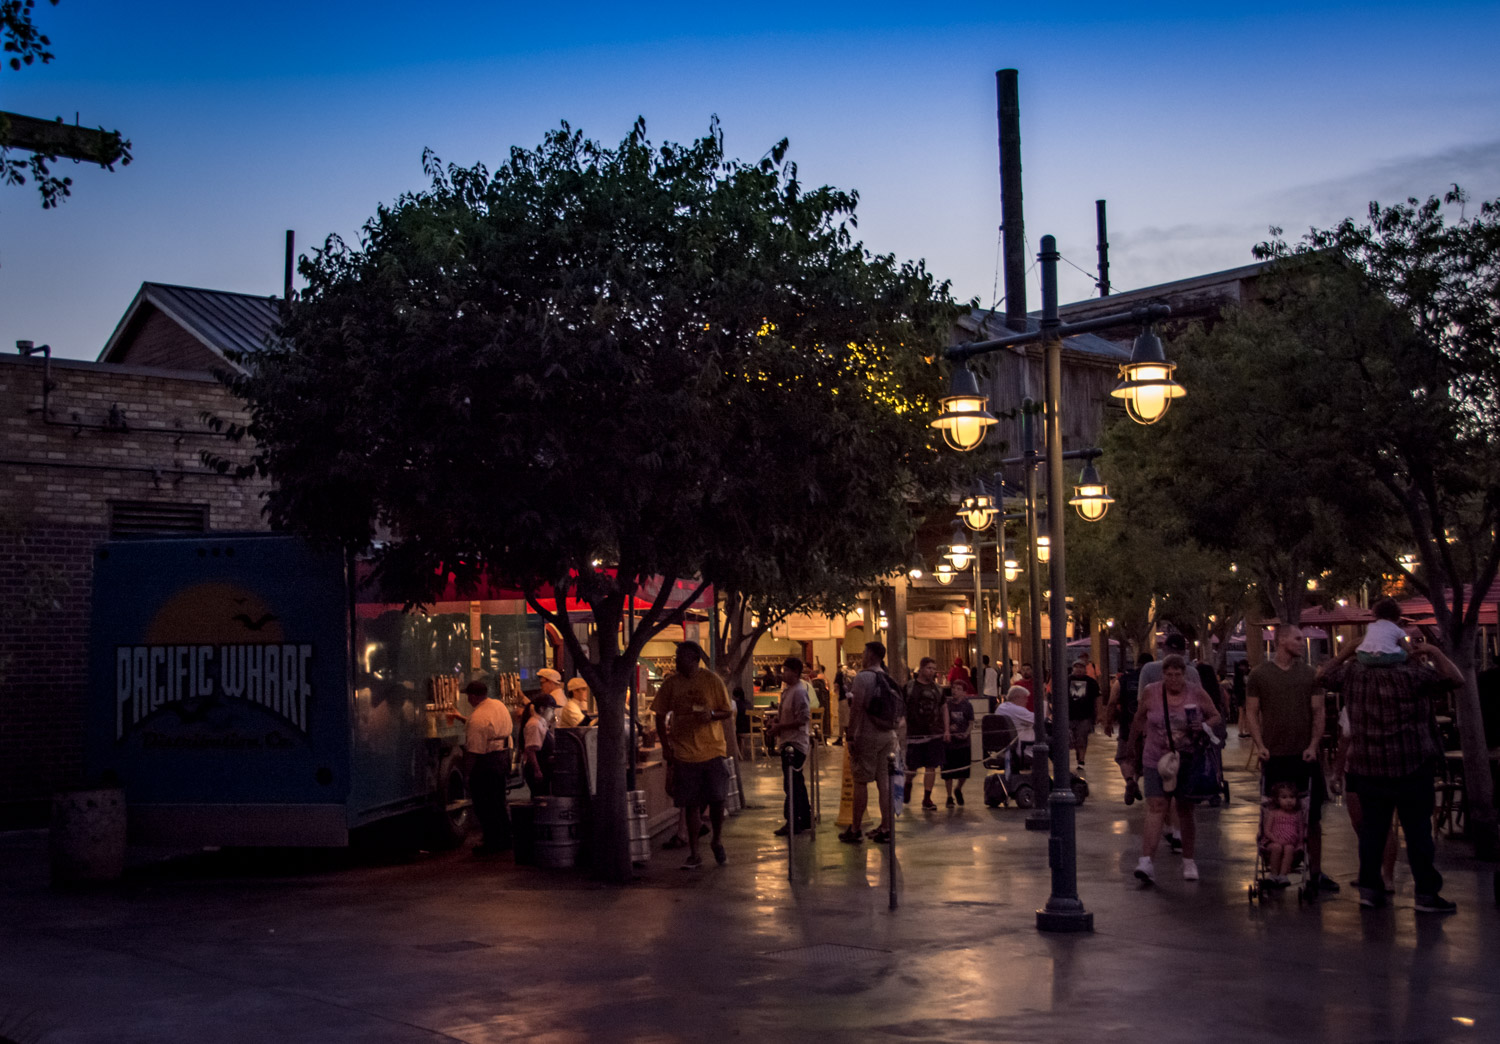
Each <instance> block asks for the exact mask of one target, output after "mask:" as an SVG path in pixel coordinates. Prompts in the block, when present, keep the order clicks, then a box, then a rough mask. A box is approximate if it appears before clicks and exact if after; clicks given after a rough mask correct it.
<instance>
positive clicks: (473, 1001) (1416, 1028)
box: [0, 736, 1500, 1044]
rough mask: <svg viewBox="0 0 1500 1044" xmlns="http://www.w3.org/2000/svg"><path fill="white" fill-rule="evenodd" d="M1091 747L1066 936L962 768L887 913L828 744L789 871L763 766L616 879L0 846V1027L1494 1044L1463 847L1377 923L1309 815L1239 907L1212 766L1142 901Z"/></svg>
mask: <svg viewBox="0 0 1500 1044" xmlns="http://www.w3.org/2000/svg"><path fill="white" fill-rule="evenodd" d="M1233 742H1234V741H1233V740H1231V743H1233ZM1112 747H1113V744H1112V743H1106V741H1105V740H1104V739H1103V737H1102V736H1096V737H1095V740H1094V751H1095V753H1094V757H1093V758H1092V759H1091V763H1090V772H1089V778H1090V781H1091V783H1092V784H1093V790H1094V793H1093V795H1092V796H1091V797H1090V799H1089V800H1088V801H1087V802H1086V803H1085V804H1084V806H1083V807H1082V808H1081V809H1080V811H1079V815H1078V837H1079V882H1080V892H1081V895H1082V898H1083V901H1084V903H1085V904H1086V906H1087V908H1088V909H1089V910H1090V911H1092V912H1093V914H1094V918H1095V931H1094V932H1093V933H1092V934H1090V935H1079V936H1056V935H1042V934H1039V933H1038V932H1037V931H1036V929H1035V927H1034V911H1035V909H1036V908H1037V907H1038V906H1039V905H1041V904H1042V903H1043V902H1044V901H1045V899H1046V897H1047V890H1048V883H1049V873H1048V869H1047V864H1046V850H1047V845H1046V840H1045V835H1042V834H1036V833H1031V832H1028V831H1026V830H1025V829H1024V827H1023V825H1022V820H1023V817H1024V813H1022V812H1020V811H1018V810H1015V809H995V810H991V809H987V808H985V807H984V805H983V803H982V802H981V801H980V800H979V796H980V793H979V792H980V785H979V784H980V782H981V772H980V770H979V768H978V766H976V769H975V776H974V779H973V780H972V781H971V784H970V790H971V793H970V794H969V795H968V798H969V800H968V804H967V805H966V806H965V807H963V808H957V809H952V810H950V809H947V808H941V807H940V809H939V810H938V811H937V812H925V813H924V812H921V811H920V810H915V809H914V810H911V811H909V812H908V813H907V814H906V815H905V816H904V817H903V818H902V820H901V823H900V828H899V831H898V841H897V844H898V867H899V874H898V886H899V900H900V905H899V908H898V909H897V910H895V911H894V912H893V911H891V910H889V909H888V908H887V906H888V904H887V878H886V876H885V875H886V872H887V856H886V852H885V851H884V850H883V849H878V848H875V847H874V846H871V845H869V844H865V845H860V846H850V845H844V844H840V843H839V842H838V840H837V839H836V837H835V829H834V827H833V824H832V821H833V817H834V813H835V812H836V809H837V799H838V768H837V760H836V758H834V757H830V758H828V759H827V760H826V762H825V775H824V783H823V787H822V793H823V798H824V806H825V813H826V819H825V825H824V826H822V827H820V828H819V830H818V831H817V836H816V837H815V838H813V839H806V838H804V839H799V840H798V842H797V847H796V852H795V859H794V864H793V870H794V877H795V881H794V882H792V883H789V882H788V880H787V857H786V847H785V842H784V841H782V840H780V839H777V838H774V837H772V836H771V830H772V829H773V827H775V826H776V825H777V823H778V822H779V818H780V817H779V806H780V787H779V781H778V780H777V777H776V769H775V766H774V765H771V764H768V763H766V762H761V763H760V764H759V765H758V766H755V767H753V768H748V769H747V772H746V782H747V787H748V789H749V791H750V793H751V801H752V803H753V804H755V805H757V806H759V807H756V808H752V809H750V810H747V811H745V812H743V813H741V814H739V815H738V816H735V817H733V818H732V819H731V820H730V823H729V825H728V826H727V828H726V844H727V846H728V849H729V856H730V861H729V865H728V866H726V867H723V868H717V867H714V866H713V865H712V862H711V860H710V861H709V865H708V866H707V867H706V868H705V869H703V870H702V871H699V872H697V873H690V872H684V871H681V870H679V869H678V866H679V865H680V863H681V861H682V853H680V852H664V851H660V850H658V851H656V852H655V853H654V854H653V859H652V862H651V864H650V868H649V869H648V870H646V871H645V872H644V873H643V874H642V878H641V881H640V882H639V883H638V884H636V885H634V886H630V887H625V888H608V887H603V886H600V885H597V884H595V883H593V882H591V881H589V880H588V879H587V878H586V877H585V876H583V874H582V873H581V872H571V871H545V870H539V869H534V868H530V867H515V866H513V865H512V864H511V862H510V860H509V857H503V858H501V859H500V860H498V861H489V860H480V859H475V858H472V857H469V856H468V855H467V854H465V853H444V854H436V855H427V854H419V855H408V856H381V855H377V854H372V853H370V852H366V851H354V852H347V853H346V852H340V853H306V852H302V853H289V852H271V853H254V854H246V853H217V854H213V855H204V856H199V857H194V858H191V859H187V860H179V861H175V862H173V863H170V864H167V865H161V866H155V867H150V868H146V869H142V870H137V871H135V872H133V873H132V874H130V875H129V876H128V877H127V879H126V880H125V881H124V882H121V883H120V884H119V885H117V886H113V887H111V888H109V889H106V890H103V891H98V892H93V893H87V894H66V893H55V892H52V891H50V890H49V889H48V888H47V886H46V866H45V840H44V839H43V838H41V837H40V836H38V835H25V834H22V835H9V836H5V837H3V838H0V1038H3V1037H6V1036H9V1037H13V1038H15V1039H17V1040H20V1041H23V1042H25V1044H38V1042H46V1044H64V1042H67V1044H82V1042H91V1044H92V1042H100V1044H102V1042H110V1044H125V1042H143V1044H144V1042H153V1044H154V1042H160V1041H215V1042H240V1041H246V1042H248V1041H257V1042H259V1041H266V1040H277V1039H280V1040H289V1041H318V1042H323V1044H332V1042H343V1041H370V1042H384V1041H402V1042H405V1041H444V1040H448V1041H465V1042H473V1044H479V1042H497V1041H519V1040H537V1041H548V1042H550V1041H562V1042H572V1041H579V1042H582V1041H707V1040H723V1039H727V1038H737V1039H742V1040H747V1041H760V1040H772V1039H776V1040H783V1041H784V1040H817V1041H820V1042H835V1041H855V1040H858V1041H881V1040H923V1041H1001V1040H1005V1041H1070V1042H1071V1041H1079V1040H1088V1039H1100V1040H1108V1041H1110V1042H1111V1044H1117V1042H1122V1041H1137V1040H1139V1041H1154V1042H1176V1041H1184V1042H1189V1041H1190V1042H1193V1044H1202V1042H1204V1041H1208V1040H1212V1041H1259V1040H1272V1039H1276V1040H1288V1041H1361V1042H1369V1041H1464V1042H1480V1041H1486V1040H1496V1039H1500V975H1497V970H1500V910H1497V909H1496V907H1495V903H1494V893H1493V888H1494V881H1493V872H1492V869H1491V868H1489V867H1487V866H1482V865H1481V864H1478V863H1475V862H1474V861H1473V860H1472V858H1471V857H1470V856H1469V854H1468V850H1467V847H1466V846H1465V845H1463V844H1461V843H1459V842H1454V841H1448V840H1446V839H1445V840H1442V841H1440V842H1439V856H1438V860H1439V866H1440V868H1441V869H1442V870H1443V872H1444V874H1445V875H1446V876H1447V878H1448V885H1447V887H1446V888H1445V889H1444V891H1445V894H1447V896H1448V897H1449V898H1451V899H1453V900H1455V901H1456V902H1457V903H1458V904H1459V911H1458V913H1457V914H1456V915H1454V916H1449V917H1439V916H1433V915H1420V914H1417V913H1415V912H1414V910H1413V909H1412V895H1411V882H1410V877H1409V874H1408V873H1407V869H1406V867H1405V865H1404V862H1403V864H1402V865H1401V866H1400V867H1399V869H1398V874H1397V884H1398V891H1399V894H1398V895H1397V896H1396V899H1395V903H1394V906H1393V907H1392V908H1390V909H1387V910H1382V911H1368V910H1364V911H1362V910H1361V909H1360V908H1359V906H1358V905H1357V903H1356V898H1355V895H1354V894H1353V890H1352V889H1351V888H1349V887H1348V881H1349V879H1350V878H1351V877H1352V875H1353V872H1354V869H1355V858H1354V843H1353V834H1352V832H1351V831H1350V829H1349V825H1348V819H1347V816H1346V815H1345V813H1344V810H1343V809H1342V808H1339V807H1330V808H1329V809H1328V810H1327V813H1328V814H1327V819H1328V825H1329V829H1328V831H1327V834H1328V843H1327V846H1326V847H1327V852H1326V855H1325V865H1326V866H1327V868H1328V870H1329V872H1330V873H1331V874H1332V875H1333V876H1334V877H1335V878H1336V879H1337V880H1339V881H1340V882H1342V883H1343V884H1344V886H1345V887H1344V889H1343V891H1342V892H1341V893H1340V894H1338V895H1336V896H1332V897H1330V898H1327V899H1324V900H1323V901H1321V902H1320V903H1318V904H1316V905H1312V906H1303V905H1300V904H1299V903H1298V902H1297V899H1296V897H1295V895H1293V894H1291V893H1290V892H1288V893H1284V894H1281V895H1273V896H1271V897H1268V899H1267V900H1266V901H1265V902H1264V903H1263V904H1259V905H1252V904H1250V903H1249V902H1248V901H1247V896H1246V885H1247V884H1248V883H1249V881H1250V879H1251V876H1252V873H1253V867H1254V851H1253V848H1252V843H1253V837H1254V833H1255V826H1256V806H1255V805H1254V804H1252V803H1249V802H1246V801H1244V800H1243V799H1242V798H1241V797H1240V793H1245V794H1248V793H1250V791H1251V789H1252V788H1253V778H1252V777H1251V776H1250V775H1249V774H1248V773H1246V772H1244V771H1243V770H1242V766H1243V765H1244V763H1245V761H1244V758H1245V755H1244V753H1243V752H1240V753H1236V752H1235V751H1234V750H1233V749H1231V751H1230V752H1229V753H1228V754H1227V755H1226V763H1227V764H1228V765H1229V768H1230V772H1229V777H1230V784H1231V790H1232V791H1234V792H1235V793H1234V799H1233V800H1232V802H1231V803H1230V804H1229V805H1227V806H1226V807H1224V808H1221V809H1217V810H1206V811H1203V812H1200V827H1199V854H1198V864H1199V866H1200V868H1201V870H1202V872H1203V879H1202V880H1201V881H1199V882H1197V883H1188V882H1184V881H1182V880H1181V877H1180V869H1179V867H1180V861H1179V860H1178V859H1176V858H1175V857H1173V856H1170V855H1169V854H1167V853H1166V850H1165V848H1163V851H1162V852H1161V853H1159V854H1158V858H1157V871H1158V880H1159V882H1160V883H1159V885H1158V887H1156V888H1154V889H1150V890H1142V889H1141V888H1140V887H1139V886H1138V884H1137V883H1136V882H1135V880H1134V879H1133V877H1132V876H1131V871H1132V869H1133V868H1134V866H1135V860H1136V857H1137V856H1138V855H1139V845H1140V840H1139V837H1140V829H1141V820H1142V818H1143V811H1142V807H1141V805H1139V804H1137V805H1135V806H1133V807H1130V808H1127V807H1126V806H1125V805H1124V804H1123V803H1122V802H1121V799H1120V796H1121V787H1120V783H1119V779H1118V776H1117V775H1115V774H1114V772H1113V765H1112V764H1111V763H1110V762H1109V761H1108V760H1107V758H1106V757H1105V756H1104V754H1105V751H1106V750H1107V749H1112ZM829 752H830V753H834V754H836V753H837V752H836V751H833V750H831V749H830V751H829ZM1106 769H1108V770H1110V771H1106ZM936 796H937V799H938V803H939V805H940V806H941V805H942V788H941V784H939V788H938V791H937V795H936ZM705 855H706V853H705ZM1403 859H1404V854H1403Z"/></svg>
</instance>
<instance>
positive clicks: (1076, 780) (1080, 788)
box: [1072, 773, 1089, 805]
mask: <svg viewBox="0 0 1500 1044" xmlns="http://www.w3.org/2000/svg"><path fill="white" fill-rule="evenodd" d="M1072 783H1073V797H1074V798H1075V799H1076V800H1077V801H1078V803H1079V804H1080V805H1081V804H1083V803H1084V802H1085V801H1087V800H1088V798H1089V781H1088V780H1086V779H1084V778H1083V777H1082V776H1080V775H1078V774H1077V773H1074V774H1073V779H1072Z"/></svg>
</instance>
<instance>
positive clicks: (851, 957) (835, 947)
mask: <svg viewBox="0 0 1500 1044" xmlns="http://www.w3.org/2000/svg"><path fill="white" fill-rule="evenodd" d="M890 952H891V951H890V950H877V949H875V948H874V947H872V946H842V945H840V944H838V943H817V944H816V945H813V946H796V947H793V948H792V949H790V950H770V951H768V952H766V953H763V954H761V956H762V957H772V958H775V959H777V960H783V961H807V962H808V963H811V964H818V965H822V966H824V967H827V966H829V965H837V964H854V963H856V962H858V961H868V960H870V959H872V958H875V957H881V956H884V955H885V954H888V953H890Z"/></svg>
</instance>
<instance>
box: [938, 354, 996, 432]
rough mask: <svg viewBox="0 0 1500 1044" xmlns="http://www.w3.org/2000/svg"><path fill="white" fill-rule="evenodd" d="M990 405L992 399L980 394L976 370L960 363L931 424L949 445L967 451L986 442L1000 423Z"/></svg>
mask: <svg viewBox="0 0 1500 1044" xmlns="http://www.w3.org/2000/svg"><path fill="white" fill-rule="evenodd" d="M988 406H989V399H987V398H986V397H985V396H983V395H981V394H979V382H978V381H977V380H976V379H975V377H974V373H973V371H972V370H970V369H969V368H968V367H967V366H960V367H959V368H958V369H956V370H954V371H953V377H952V379H951V380H950V382H949V386H948V394H947V395H946V396H944V397H943V398H941V399H939V400H938V415H937V419H936V420H934V421H932V427H934V428H937V429H938V430H939V431H941V432H942V433H943V439H944V440H945V441H946V442H947V443H948V445H950V446H952V447H953V448H954V449H956V450H959V451H961V452H967V451H968V450H971V449H974V448H975V447H976V446H978V445H979V444H980V443H981V442H983V441H984V437H985V435H986V434H987V433H988V432H989V429H990V428H991V427H993V426H994V425H995V424H996V423H997V422H996V420H995V418H994V415H993V414H991V413H990V412H989V410H988V408H987V407H988Z"/></svg>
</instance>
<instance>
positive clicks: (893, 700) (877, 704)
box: [865, 671, 906, 732]
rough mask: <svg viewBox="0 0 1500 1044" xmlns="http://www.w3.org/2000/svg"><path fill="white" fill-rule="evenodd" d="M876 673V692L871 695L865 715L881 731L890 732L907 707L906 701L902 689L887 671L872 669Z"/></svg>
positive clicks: (872, 672)
mask: <svg viewBox="0 0 1500 1044" xmlns="http://www.w3.org/2000/svg"><path fill="white" fill-rule="evenodd" d="M870 673H871V674H873V675H875V692H874V693H873V694H872V695H871V696H870V702H869V704H868V705H867V706H866V707H865V717H866V718H869V719H870V724H871V725H873V726H875V727H876V728H877V729H879V730H880V731H881V732H889V731H891V730H892V729H894V728H895V727H896V722H898V721H900V720H901V715H902V713H903V712H904V710H905V708H906V702H905V701H904V700H903V699H902V698H901V690H900V689H898V688H896V683H895V682H894V681H892V680H891V676H890V675H889V674H886V673H885V671H871V672H870Z"/></svg>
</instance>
